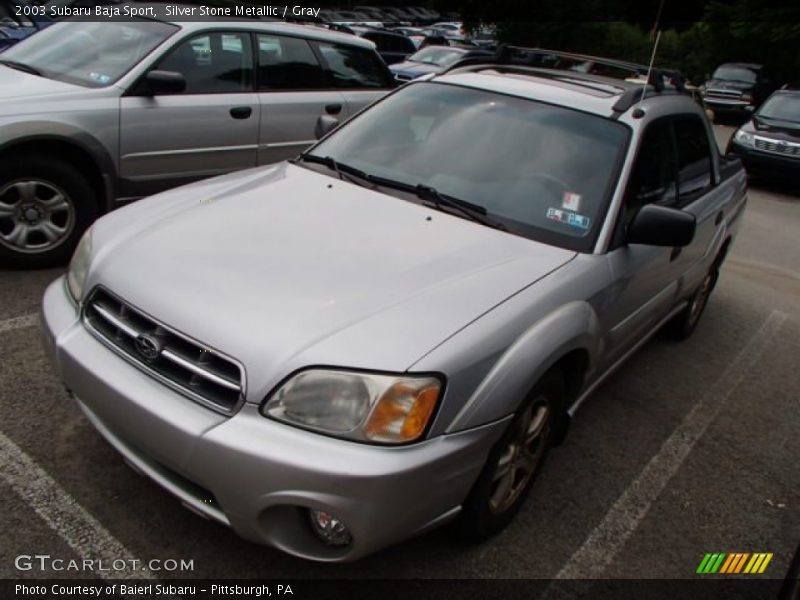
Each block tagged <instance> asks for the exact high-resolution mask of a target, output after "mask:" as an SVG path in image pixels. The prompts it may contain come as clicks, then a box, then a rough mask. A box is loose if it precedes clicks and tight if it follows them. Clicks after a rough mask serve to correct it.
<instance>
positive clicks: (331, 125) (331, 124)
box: [314, 115, 339, 140]
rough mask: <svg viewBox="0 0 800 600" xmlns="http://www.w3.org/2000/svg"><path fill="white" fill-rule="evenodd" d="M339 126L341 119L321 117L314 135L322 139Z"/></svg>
mask: <svg viewBox="0 0 800 600" xmlns="http://www.w3.org/2000/svg"><path fill="white" fill-rule="evenodd" d="M338 126H339V119H337V118H336V117H332V116H331V115H320V117H319V119H317V125H316V126H315V127H314V135H315V136H317V139H318V140H319V139H321V138H323V137H325V136H326V135H328V134H329V133H330V132H331V131H333V130H334V129H336V128H337V127H338Z"/></svg>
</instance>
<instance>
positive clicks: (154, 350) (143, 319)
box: [83, 288, 244, 414]
mask: <svg viewBox="0 0 800 600" xmlns="http://www.w3.org/2000/svg"><path fill="white" fill-rule="evenodd" d="M83 318H84V322H85V323H86V325H87V326H88V328H89V330H90V331H92V332H93V333H95V335H97V336H98V337H100V339H101V340H103V341H104V342H106V343H107V344H108V345H109V346H111V348H113V349H114V350H116V351H117V352H118V353H119V354H120V355H121V356H122V357H124V358H126V359H127V360H129V361H130V362H132V363H133V364H134V365H136V366H137V367H139V368H141V369H142V370H144V371H146V372H148V373H150V374H151V375H154V376H155V377H156V378H157V379H159V380H160V381H161V382H163V383H165V384H166V385H169V386H170V387H172V388H173V389H175V390H177V391H179V392H181V393H183V394H185V395H187V396H188V397H189V398H191V399H193V400H195V401H196V402H198V403H200V404H203V405H205V406H207V407H209V408H212V409H214V410H216V411H217V412H222V413H225V414H231V413H233V411H234V410H235V409H236V408H237V407H238V406H239V404H240V401H241V400H242V399H243V398H244V371H243V369H242V368H241V367H240V366H239V365H238V364H237V363H235V362H234V361H233V360H232V359H230V358H228V357H226V356H223V355H222V354H220V353H219V352H217V351H215V350H212V349H210V348H208V347H206V346H204V345H203V344H201V343H199V342H197V341H195V340H192V339H189V338H188V337H186V336H183V335H181V334H178V333H177V332H175V331H173V330H171V329H168V328H167V327H166V326H165V325H163V324H161V323H159V322H158V321H156V320H155V319H153V318H152V317H149V316H147V315H146V314H144V313H143V312H141V311H139V310H136V309H135V308H133V307H131V306H130V305H128V304H126V303H125V302H123V301H122V300H120V299H119V298H117V297H116V296H114V295H113V294H111V293H110V292H108V291H106V290H104V289H102V288H97V289H95V290H94V291H93V292H92V294H91V295H90V297H89V299H88V301H87V302H86V308H85V310H84V313H83ZM148 346H149V347H148Z"/></svg>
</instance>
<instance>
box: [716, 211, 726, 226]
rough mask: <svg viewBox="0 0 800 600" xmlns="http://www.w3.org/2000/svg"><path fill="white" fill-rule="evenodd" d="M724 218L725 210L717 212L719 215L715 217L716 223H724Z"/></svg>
mask: <svg viewBox="0 0 800 600" xmlns="http://www.w3.org/2000/svg"><path fill="white" fill-rule="evenodd" d="M724 218H725V213H724V211H719V212H718V213H717V216H716V217H714V225H719V224H720V223H722V219H724Z"/></svg>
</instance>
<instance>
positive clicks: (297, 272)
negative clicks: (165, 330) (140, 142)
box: [87, 163, 575, 401]
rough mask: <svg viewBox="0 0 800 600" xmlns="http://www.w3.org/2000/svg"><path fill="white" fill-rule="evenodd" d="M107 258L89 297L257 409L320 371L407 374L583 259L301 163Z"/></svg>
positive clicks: (248, 178) (116, 234) (108, 229)
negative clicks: (119, 301)
mask: <svg viewBox="0 0 800 600" xmlns="http://www.w3.org/2000/svg"><path fill="white" fill-rule="evenodd" d="M93 245H94V261H93V265H92V268H91V270H90V274H89V280H88V282H87V287H92V286H94V285H97V284H101V285H103V286H106V287H107V288H108V289H109V290H111V291H112V292H114V293H116V294H118V295H119V296H120V297H122V298H124V299H125V300H126V301H128V302H130V303H131V304H132V305H134V306H136V307H138V308H139V309H141V310H144V311H146V312H147V313H149V314H151V316H153V317H155V318H157V319H159V320H161V321H162V322H164V323H165V324H167V325H169V326H171V327H174V328H176V329H177V330H179V331H181V332H184V333H185V334H188V335H190V336H192V337H194V338H195V339H197V340H199V341H201V342H203V343H204V344H207V345H209V346H211V347H214V348H216V349H218V350H221V351H223V352H225V353H227V354H230V355H231V356H233V357H235V358H237V359H238V360H240V361H242V363H243V364H244V366H245V368H246V370H247V374H248V400H250V401H258V400H259V399H260V398H262V397H263V394H264V393H266V391H268V390H269V389H271V388H272V386H274V385H276V384H277V382H278V381H279V379H281V378H282V377H284V376H285V375H286V374H288V373H289V372H292V371H294V370H296V369H298V368H302V367H304V366H308V365H335V366H344V367H354V368H361V369H375V370H381V371H396V372H397V371H399V372H402V371H404V370H406V369H408V368H409V367H410V366H411V365H413V363H414V362H416V361H417V360H418V359H419V358H421V357H422V356H423V355H425V354H426V353H427V352H429V351H430V350H431V349H433V348H434V347H436V346H437V345H439V344H441V343H442V342H443V341H445V340H446V339H447V338H448V337H449V336H452V335H453V334H455V333H456V332H457V331H459V330H460V329H462V328H463V327H465V326H467V325H468V324H469V323H470V322H472V321H473V320H475V319H478V318H479V317H480V316H481V315H482V314H484V313H486V312H487V311H490V310H491V309H492V308H493V307H495V306H497V305H498V304H499V303H501V302H503V301H504V300H505V299H507V298H508V297H509V296H511V295H513V294H515V293H517V292H518V291H520V290H521V289H522V288H524V287H526V286H528V285H530V284H532V283H534V282H535V281H537V280H538V279H540V278H542V277H544V276H545V275H547V274H548V273H550V272H552V271H553V270H555V269H558V268H559V267H560V266H561V265H563V264H565V263H566V262H568V261H569V260H571V259H572V258H573V257H574V256H575V253H574V252H571V251H568V250H563V249H559V248H555V247H552V246H548V245H545V244H539V243H536V242H533V241H531V240H528V239H525V238H521V237H518V236H514V235H511V234H508V233H505V232H502V231H498V230H496V229H491V228H489V227H486V226H483V225H479V224H476V223H475V222H472V221H468V220H465V219H462V218H460V217H456V216H453V215H450V214H445V213H442V212H439V211H436V210H433V209H429V208H426V207H424V206H421V205H419V204H416V203H412V202H408V201H405V200H401V199H399V198H396V197H394V196H389V195H386V194H383V193H380V192H377V191H373V190H370V189H366V188H363V187H360V186H357V185H354V184H352V183H348V182H345V181H340V180H338V179H335V178H332V177H329V176H327V175H324V174H321V173H318V172H316V171H312V170H310V169H307V168H304V167H300V166H296V165H292V164H288V163H282V164H279V165H276V166H274V167H271V168H266V169H251V170H247V171H243V172H240V173H238V174H232V175H228V176H224V177H222V178H216V179H212V180H209V181H208V182H201V183H199V184H193V185H190V186H186V187H183V188H179V189H177V190H173V191H172V192H167V193H165V194H161V195H158V196H153V197H151V198H149V199H146V200H143V201H140V202H138V203H135V204H133V205H131V206H129V207H127V208H123V209H121V210H118V211H115V212H113V213H111V214H110V215H108V216H106V217H104V218H103V219H100V220H99V221H98V222H97V224H96V225H95V231H94V237H93Z"/></svg>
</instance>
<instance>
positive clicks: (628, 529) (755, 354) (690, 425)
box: [553, 310, 787, 591]
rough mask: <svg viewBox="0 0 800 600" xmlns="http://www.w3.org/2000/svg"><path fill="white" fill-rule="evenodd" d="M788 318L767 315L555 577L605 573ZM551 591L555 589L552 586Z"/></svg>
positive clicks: (776, 314) (774, 312) (592, 576)
mask: <svg viewBox="0 0 800 600" xmlns="http://www.w3.org/2000/svg"><path fill="white" fill-rule="evenodd" d="M786 318H787V316H786V315H785V314H783V313H781V312H780V311H777V310H774V311H772V313H770V315H769V317H767V319H766V320H765V321H764V323H763V324H762V325H761V327H759V329H758V331H757V332H756V333H755V334H754V335H753V337H752V338H750V341H748V342H747V344H746V345H745V346H744V347H743V348H742V350H741V351H740V352H739V354H738V355H737V356H736V358H735V359H734V360H733V362H731V363H730V364H729V365H728V368H727V369H725V371H724V372H723V373H722V375H720V377H719V378H718V379H717V380H716V381H715V382H714V384H713V385H712V386H711V387H710V388H709V389H708V391H707V392H706V393H705V394H703V396H702V397H701V398H700V400H699V401H698V402H697V404H696V405H695V407H694V408H693V409H692V410H691V411H690V412H689V414H687V415H686V417H684V419H683V421H682V422H681V424H680V425H679V426H678V427H677V428H676V429H675V431H673V432H672V435H670V436H669V438H667V440H666V441H665V442H664V444H663V445H662V446H661V449H660V450H659V451H658V453H656V454H655V456H653V458H651V459H650V462H649V463H648V464H647V466H645V468H644V469H643V470H642V472H641V473H640V474H639V476H638V477H637V478H636V479H634V480H633V481H632V482H631V483H630V485H629V486H628V488H627V489H626V490H625V491H624V492H623V493H622V495H621V496H620V497H619V498H618V499H617V501H616V502H615V503H614V504H613V505H612V507H611V508H610V509H609V511H608V513H606V516H605V517H604V518H603V520H602V521H601V522H600V524H598V525H597V527H595V528H594V530H593V531H592V532H591V533H590V534H589V537H587V538H586V541H585V542H584V543H583V545H581V547H580V548H578V550H577V551H576V552H575V553H574V554H573V555H572V557H571V558H570V559H569V560H568V561H567V562H566V564H564V566H563V567H562V568H561V570H560V571H559V572H558V574H557V575H556V576H555V579H578V578H580V579H597V578H599V577H600V576H601V575H602V574H603V572H604V571H605V570H606V568H607V567H608V566H609V565H610V564H611V562H612V561H613V560H614V557H615V556H616V555H617V553H618V552H619V551H620V550H621V549H622V547H623V546H624V545H625V542H626V541H627V540H628V538H629V537H630V536H631V534H632V533H633V532H634V531H635V530H636V527H637V526H638V525H639V523H640V522H641V521H642V519H644V517H645V516H646V515H647V513H648V511H649V510H650V506H651V505H652V503H653V501H655V499H656V498H657V497H658V495H659V494H660V493H661V491H662V490H663V489H664V487H665V486H666V484H667V483H668V482H669V480H670V479H671V478H672V477H673V476H674V475H675V474H676V473H677V472H678V469H680V467H681V465H682V464H683V461H684V460H685V459H686V457H687V456H688V455H689V453H690V452H691V451H692V448H693V447H694V445H695V443H696V442H697V440H699V439H700V438H701V437H702V435H703V433H705V431H706V429H707V428H708V426H709V425H710V424H711V423H712V422H713V421H714V419H715V418H716V416H717V414H718V413H719V411H720V409H721V408H722V406H723V405H724V404H725V401H726V400H727V399H728V397H729V396H730V395H731V393H733V391H734V390H735V389H736V387H737V386H738V385H739V384H740V383H741V381H742V380H743V379H744V378H745V376H746V375H747V374H748V371H749V370H750V369H751V368H752V367H753V366H754V365H755V363H756V362H757V361H758V359H759V358H760V357H761V355H762V354H763V352H764V350H765V349H766V348H767V346H768V344H769V342H770V341H771V340H772V339H773V338H774V336H775V335H776V334H777V333H778V331H779V330H780V328H781V326H782V325H783V323H784V321H786ZM553 587H554V588H557V587H558V586H557V584H555V585H554V586H553ZM554 591H555V590H554Z"/></svg>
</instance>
